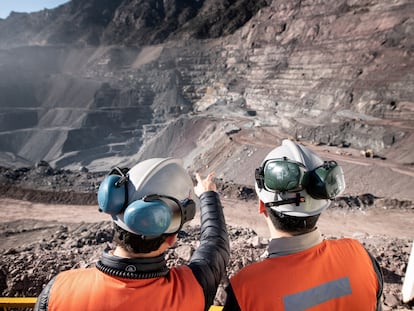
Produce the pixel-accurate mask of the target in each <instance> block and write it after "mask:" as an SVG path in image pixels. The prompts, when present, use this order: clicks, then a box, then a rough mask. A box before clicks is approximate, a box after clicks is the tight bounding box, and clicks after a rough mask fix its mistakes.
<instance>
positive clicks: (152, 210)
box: [98, 168, 196, 237]
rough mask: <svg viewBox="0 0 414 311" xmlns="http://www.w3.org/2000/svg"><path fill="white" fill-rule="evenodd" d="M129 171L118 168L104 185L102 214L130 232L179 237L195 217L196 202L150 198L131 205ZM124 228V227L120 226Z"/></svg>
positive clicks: (153, 195)
mask: <svg viewBox="0 0 414 311" xmlns="http://www.w3.org/2000/svg"><path fill="white" fill-rule="evenodd" d="M127 172H128V169H119V168H115V169H114V170H112V171H111V173H109V175H108V176H107V177H106V178H105V179H104V180H103V181H102V183H101V184H100V186H99V190H98V205H99V210H100V211H101V212H105V213H107V214H109V215H111V216H112V218H113V219H114V221H115V222H116V223H118V225H119V222H121V223H124V224H125V225H126V227H127V228H128V229H127V228H124V229H127V230H128V231H131V232H133V233H136V234H139V235H142V236H146V237H154V236H160V235H162V234H174V233H177V232H178V231H179V230H180V229H181V228H182V226H183V224H184V223H185V222H187V221H190V220H192V219H193V218H194V216H195V210H196V208H195V202H194V201H193V200H191V199H185V200H184V201H182V202H180V201H178V200H177V199H175V198H173V197H170V196H164V195H158V194H151V195H147V196H144V197H143V198H142V199H140V200H136V201H133V202H131V203H130V204H127V202H128V186H127V182H128V180H129V179H128V174H127ZM121 227H122V226H121Z"/></svg>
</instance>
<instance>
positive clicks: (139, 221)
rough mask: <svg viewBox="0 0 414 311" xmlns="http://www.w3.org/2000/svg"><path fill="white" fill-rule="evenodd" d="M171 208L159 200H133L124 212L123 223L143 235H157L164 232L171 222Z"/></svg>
mask: <svg viewBox="0 0 414 311" xmlns="http://www.w3.org/2000/svg"><path fill="white" fill-rule="evenodd" d="M171 216H172V215H171V210H170V208H169V207H168V205H167V204H166V203H165V202H163V201H161V200H154V201H150V202H145V201H142V200H138V201H134V202H132V203H131V204H129V205H128V207H127V208H126V210H125V213H124V223H125V224H126V225H127V226H128V227H129V228H130V229H131V230H132V231H134V232H136V233H138V234H142V235H144V236H158V235H161V234H163V233H165V232H166V230H167V229H168V227H169V226H170V223H171Z"/></svg>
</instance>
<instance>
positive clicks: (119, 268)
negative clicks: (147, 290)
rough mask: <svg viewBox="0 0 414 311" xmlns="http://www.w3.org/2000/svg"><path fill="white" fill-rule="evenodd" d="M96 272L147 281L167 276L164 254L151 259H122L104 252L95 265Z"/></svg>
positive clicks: (106, 251) (167, 270)
mask: <svg viewBox="0 0 414 311" xmlns="http://www.w3.org/2000/svg"><path fill="white" fill-rule="evenodd" d="M96 267H97V268H98V270H100V271H102V272H104V273H106V274H109V275H113V276H117V277H123V278H128V279H148V278H155V277H160V276H165V275H167V274H168V272H169V269H168V267H167V263H166V261H165V258H164V254H162V255H160V256H157V257H151V258H123V257H118V256H115V255H112V254H111V253H110V252H108V250H105V251H104V252H103V254H102V256H101V258H100V260H99V261H98V262H97V263H96Z"/></svg>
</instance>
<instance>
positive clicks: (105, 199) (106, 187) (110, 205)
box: [98, 175, 125, 215]
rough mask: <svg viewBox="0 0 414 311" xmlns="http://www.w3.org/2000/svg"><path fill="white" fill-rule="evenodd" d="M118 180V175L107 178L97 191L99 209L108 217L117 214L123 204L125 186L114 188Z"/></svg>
mask: <svg viewBox="0 0 414 311" xmlns="http://www.w3.org/2000/svg"><path fill="white" fill-rule="evenodd" d="M119 178H121V176H119V175H109V176H107V177H106V178H105V179H104V180H103V181H102V183H101V184H100V186H99V190H98V204H99V209H100V210H101V211H103V212H105V213H108V214H110V215H117V214H119V213H120V212H121V211H122V209H123V207H124V203H125V188H124V187H125V186H124V185H122V186H119V187H117V186H115V183H116V182H117V181H118V180H119Z"/></svg>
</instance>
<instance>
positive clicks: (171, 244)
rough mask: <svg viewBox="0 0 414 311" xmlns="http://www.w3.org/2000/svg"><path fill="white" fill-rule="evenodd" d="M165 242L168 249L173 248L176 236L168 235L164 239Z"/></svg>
mask: <svg viewBox="0 0 414 311" xmlns="http://www.w3.org/2000/svg"><path fill="white" fill-rule="evenodd" d="M165 242H167V243H168V245H169V246H170V247H171V246H173V245H174V244H175V242H177V234H173V235H169V236H168V237H167V238H166V239H165Z"/></svg>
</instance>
